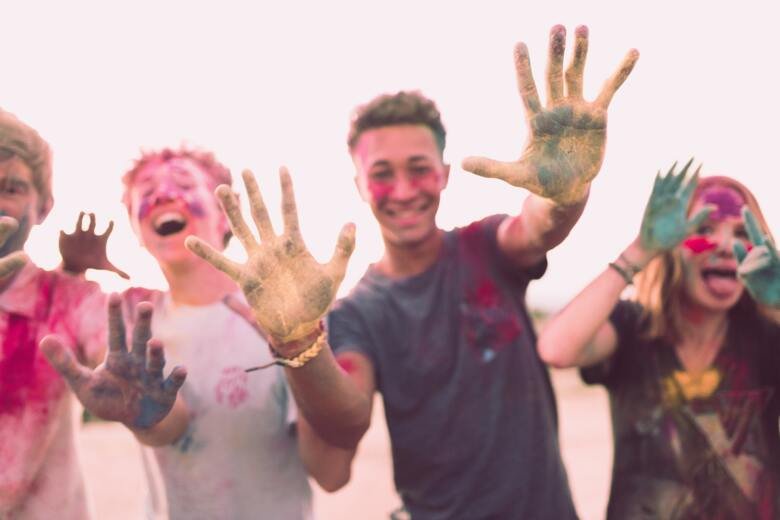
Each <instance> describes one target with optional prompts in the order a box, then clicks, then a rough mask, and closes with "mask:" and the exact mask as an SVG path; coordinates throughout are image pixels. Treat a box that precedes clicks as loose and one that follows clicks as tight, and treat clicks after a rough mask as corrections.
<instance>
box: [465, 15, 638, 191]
mask: <svg viewBox="0 0 780 520" xmlns="http://www.w3.org/2000/svg"><path fill="white" fill-rule="evenodd" d="M565 47H566V29H565V28H564V27H563V26H562V25H556V26H555V27H553V28H552V30H551V31H550V47H549V58H548V65H547V106H546V107H542V104H541V101H540V100H539V94H538V93H537V90H536V84H535V82H534V78H533V75H532V73H531V63H530V60H529V56H528V48H527V47H526V45H525V44H524V43H518V44H517V46H516V47H515V68H516V70H517V83H518V87H519V90H520V97H521V98H522V100H523V104H524V105H525V110H526V121H527V125H528V131H529V134H530V135H529V139H528V141H527V144H526V145H525V149H524V150H523V152H522V154H521V156H520V159H519V160H517V161H514V162H501V161H495V160H492V159H488V158H485V157H468V158H466V159H465V160H464V161H463V169H465V170H467V171H470V172H472V173H475V174H477V175H481V176H483V177H492V178H497V179H501V180H504V181H506V182H508V183H509V184H511V185H513V186H517V187H520V188H525V189H527V190H528V191H530V192H531V193H534V194H536V195H539V196H541V197H545V198H548V199H552V200H553V201H555V202H556V203H558V204H575V203H577V202H579V201H581V200H582V199H583V198H584V197H585V196H586V195H587V193H588V189H589V186H590V181H591V180H593V178H594V177H596V174H598V172H599V169H600V168H601V163H602V161H603V160H604V150H605V148H606V141H607V108H608V107H609V103H610V101H612V97H613V96H614V95H615V92H616V91H617V90H618V88H620V86H621V85H622V84H623V82H624V81H625V80H626V78H627V77H628V75H629V74H630V73H631V70H632V69H633V68H634V64H635V63H636V61H637V59H639V52H638V51H637V50H636V49H632V50H630V51H629V52H628V54H627V55H626V57H625V58H624V59H623V62H622V63H621V64H620V67H618V69H617V71H616V72H615V73H614V74H613V75H612V76H611V77H610V78H609V79H608V80H607V82H606V83H605V84H604V86H603V88H602V89H601V93H600V94H599V95H598V97H597V98H596V100H595V101H592V102H590V101H586V100H585V99H583V97H582V83H583V80H582V77H583V71H584V68H585V57H586V55H587V52H588V28H587V27H585V26H579V27H577V30H576V32H575V44H574V55H573V57H572V59H571V62H570V64H569V66H568V68H567V69H566V72H565V75H564V73H563V54H564V50H565ZM564 77H565V86H564Z"/></svg>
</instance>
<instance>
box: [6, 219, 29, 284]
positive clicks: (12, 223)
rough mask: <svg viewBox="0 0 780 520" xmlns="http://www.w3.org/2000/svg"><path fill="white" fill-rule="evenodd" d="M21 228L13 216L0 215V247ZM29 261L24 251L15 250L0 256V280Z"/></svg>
mask: <svg viewBox="0 0 780 520" xmlns="http://www.w3.org/2000/svg"><path fill="white" fill-rule="evenodd" d="M18 228H19V223H18V222H16V220H15V219H13V218H11V217H5V216H3V217H0V247H1V246H2V245H3V244H4V243H5V241H6V240H8V237H10V236H11V234H13V233H14V232H15V231H16V230H17V229H18ZM26 263H27V255H25V254H24V252H23V251H15V252H13V253H9V254H7V255H5V256H3V257H0V280H2V279H3V278H5V277H6V276H10V275H12V274H13V273H15V272H16V271H18V270H19V269H21V268H22V267H24V265H25V264H26Z"/></svg>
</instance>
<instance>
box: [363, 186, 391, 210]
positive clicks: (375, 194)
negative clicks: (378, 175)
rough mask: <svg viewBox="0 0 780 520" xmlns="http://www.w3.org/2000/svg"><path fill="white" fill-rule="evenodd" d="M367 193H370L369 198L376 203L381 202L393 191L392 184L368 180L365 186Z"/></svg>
mask: <svg viewBox="0 0 780 520" xmlns="http://www.w3.org/2000/svg"><path fill="white" fill-rule="evenodd" d="M366 187H367V188H368V191H369V193H371V200H373V201H374V202H375V203H377V204H383V203H384V202H385V201H386V200H387V198H388V197H389V196H390V194H391V193H392V192H393V188H394V186H393V184H392V183H388V182H377V181H374V180H369V181H368V183H367V186H366Z"/></svg>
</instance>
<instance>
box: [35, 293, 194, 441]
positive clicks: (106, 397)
mask: <svg viewBox="0 0 780 520" xmlns="http://www.w3.org/2000/svg"><path fill="white" fill-rule="evenodd" d="M136 311H137V319H136V322H135V326H134V327H133V337H132V349H131V350H130V351H128V350H127V341H126V336H125V323H124V320H123V319H122V309H121V300H120V298H119V296H118V295H116V294H113V295H111V298H110V300H109V304H108V327H109V337H108V353H107V355H106V360H105V362H104V363H103V364H102V365H100V366H98V367H97V368H96V369H95V370H94V371H93V370H90V369H89V368H87V367H85V366H83V365H81V364H80V363H79V362H78V361H77V360H76V359H75V357H74V355H73V352H72V351H71V350H70V349H69V348H68V347H66V346H65V345H64V344H63V343H62V341H61V340H60V339H59V338H58V337H57V336H52V335H50V336H46V337H45V338H43V340H42V341H41V345H40V348H41V350H42V351H43V353H44V354H45V355H46V357H47V358H48V360H49V362H50V363H51V364H52V365H53V366H54V368H55V369H57V371H58V372H59V373H60V374H61V375H62V377H64V378H65V380H66V381H67V382H68V385H70V387H71V388H72V389H73V392H74V393H75V394H76V397H78V399H79V401H81V403H82V404H83V405H84V408H86V409H87V410H89V411H90V413H92V414H93V415H95V416H97V417H100V418H101V419H106V420H109V421H119V422H121V423H123V424H125V425H126V426H128V427H130V428H133V429H136V430H145V429H148V428H151V427H152V426H154V425H155V424H157V423H159V422H160V421H161V420H162V419H163V418H165V416H166V415H168V412H169V411H170V410H171V408H172V407H173V403H174V402H175V401H176V393H177V392H178V391H179V388H181V385H182V384H184V379H185V378H186V377H187V371H186V370H185V369H184V368H183V367H176V368H174V369H173V371H172V372H171V374H170V375H169V376H168V377H167V378H164V377H163V368H164V366H165V354H164V353H163V346H162V344H161V343H160V342H159V341H156V340H153V339H150V338H151V335H152V331H151V322H152V306H151V304H149V303H140V304H139V305H138V307H137V309H136ZM147 347H148V348H147Z"/></svg>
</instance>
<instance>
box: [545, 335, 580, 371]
mask: <svg viewBox="0 0 780 520" xmlns="http://www.w3.org/2000/svg"><path fill="white" fill-rule="evenodd" d="M558 344H559V343H558V342H557V341H555V339H554V338H551V337H550V336H549V335H547V334H542V335H541V336H539V341H538V342H537V345H536V348H537V351H538V352H539V357H540V358H541V359H542V361H543V362H544V363H545V364H546V365H548V366H551V367H553V368H570V367H572V366H574V364H573V363H572V360H570V359H568V358H567V356H566V355H565V353H564V352H563V351H562V350H563V349H561V348H558Z"/></svg>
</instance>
